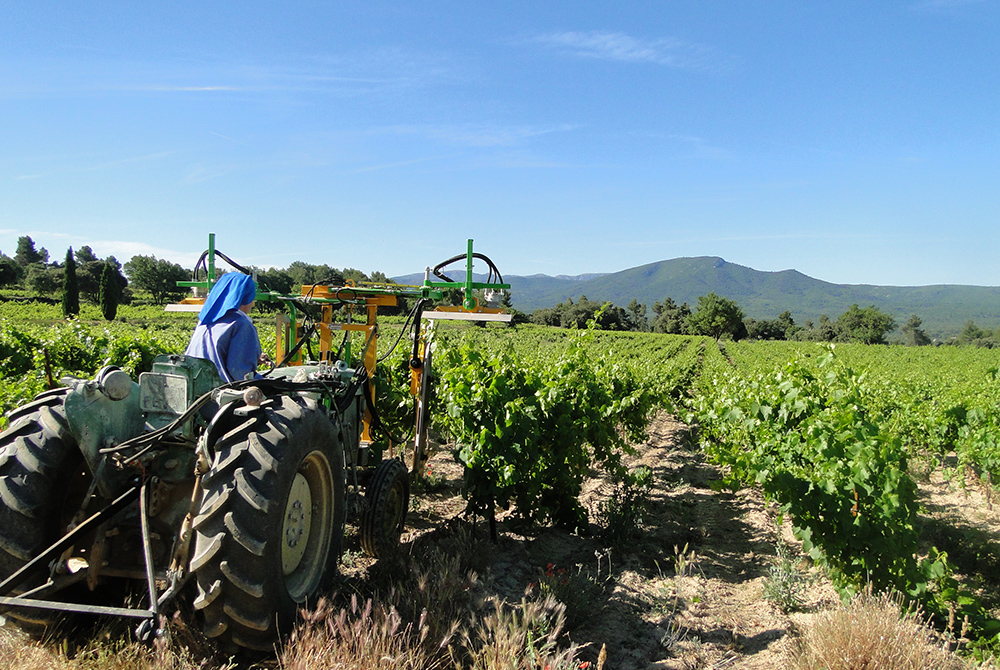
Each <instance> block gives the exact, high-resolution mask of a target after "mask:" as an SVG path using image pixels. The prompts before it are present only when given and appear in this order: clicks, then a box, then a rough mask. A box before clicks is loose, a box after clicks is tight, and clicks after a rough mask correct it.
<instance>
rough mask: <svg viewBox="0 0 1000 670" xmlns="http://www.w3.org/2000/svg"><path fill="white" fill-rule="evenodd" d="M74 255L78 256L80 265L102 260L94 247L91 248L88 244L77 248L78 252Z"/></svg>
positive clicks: (77, 262) (77, 260) (77, 259)
mask: <svg viewBox="0 0 1000 670" xmlns="http://www.w3.org/2000/svg"><path fill="white" fill-rule="evenodd" d="M73 257H74V258H76V264H77V265H78V266H82V265H85V264H86V263H93V262H94V261H99V260H101V259H100V258H98V257H97V256H95V255H94V251H93V249H91V248H90V247H89V246H87V245H86V244H85V245H83V246H82V247H80V248H79V249H77V250H76V252H75V253H74V254H73Z"/></svg>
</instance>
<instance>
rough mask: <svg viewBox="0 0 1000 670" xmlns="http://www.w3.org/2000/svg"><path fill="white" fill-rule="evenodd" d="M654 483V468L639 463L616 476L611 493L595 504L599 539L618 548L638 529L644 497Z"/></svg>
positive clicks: (641, 517)
mask: <svg viewBox="0 0 1000 670" xmlns="http://www.w3.org/2000/svg"><path fill="white" fill-rule="evenodd" d="M652 484H653V471H652V470H650V469H649V468H648V467H645V466H642V467H639V468H636V469H635V470H633V471H631V472H626V473H625V474H624V475H622V476H621V477H619V478H617V481H616V482H615V488H614V490H613V491H612V493H611V495H610V496H608V497H607V498H606V499H605V500H602V501H601V502H600V503H599V504H598V506H597V521H598V523H599V524H600V525H601V530H600V537H601V540H602V541H603V542H604V543H605V544H606V545H607V546H610V547H615V548H616V549H617V548H621V547H623V546H625V545H626V544H627V543H628V542H629V541H630V540H632V539H633V538H634V537H635V536H636V535H637V534H638V533H639V531H640V530H641V525H642V522H643V519H644V517H645V514H646V499H647V496H648V494H649V489H650V487H651V486H652Z"/></svg>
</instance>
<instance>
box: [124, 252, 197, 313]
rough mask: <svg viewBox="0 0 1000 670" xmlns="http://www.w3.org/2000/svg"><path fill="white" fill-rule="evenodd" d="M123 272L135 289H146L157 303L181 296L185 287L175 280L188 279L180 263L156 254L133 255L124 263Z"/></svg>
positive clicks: (185, 290)
mask: <svg viewBox="0 0 1000 670" xmlns="http://www.w3.org/2000/svg"><path fill="white" fill-rule="evenodd" d="M125 274H127V275H128V278H129V281H130V282H131V283H132V285H133V286H135V287H136V288H137V289H140V290H142V291H148V292H149V294H150V295H151V296H152V297H153V302H155V303H156V304H158V305H162V304H163V303H164V302H166V301H167V300H168V299H179V298H182V297H183V296H184V295H185V294H186V293H187V289H184V288H181V287H179V286H177V282H179V281H187V280H189V279H190V275H189V273H188V271H187V270H185V269H184V268H182V267H181V266H180V265H177V264H176V263H171V262H170V261H168V260H166V259H158V258H157V257H156V256H133V257H132V260H130V261H129V262H127V263H125Z"/></svg>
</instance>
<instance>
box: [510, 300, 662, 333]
mask: <svg viewBox="0 0 1000 670" xmlns="http://www.w3.org/2000/svg"><path fill="white" fill-rule="evenodd" d="M632 303H633V304H631V305H629V309H628V310H625V309H622V308H621V307H618V306H617V305H614V304H612V303H610V302H603V303H601V302H597V301H594V300H588V299H587V296H585V295H584V296H580V299H579V300H577V301H576V302H575V303H574V302H573V300H572V299H568V300H567V301H566V302H565V303H562V302H561V303H559V304H558V305H556V306H555V307H551V308H548V309H539V310H535V312H534V313H533V314H532V315H531V317H530V320H531V322H532V323H537V324H539V325H543V326H559V327H561V328H586V327H587V324H588V323H589V322H591V321H593V322H594V324H595V326H596V327H597V328H599V329H600V330H644V329H645V311H646V308H645V306H643V305H639V304H638V302H636V301H635V300H633V301H632Z"/></svg>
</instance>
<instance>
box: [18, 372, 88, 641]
mask: <svg viewBox="0 0 1000 670" xmlns="http://www.w3.org/2000/svg"><path fill="white" fill-rule="evenodd" d="M68 393H69V389H54V390H52V391H46V392H44V393H41V394H39V395H38V396H36V397H35V399H34V400H32V401H31V402H29V403H27V404H25V405H23V406H21V407H19V408H18V409H16V410H14V411H13V412H11V413H10V414H9V415H8V419H9V420H10V425H9V427H8V428H7V430H5V431H3V433H0V581H2V580H4V579H7V577H9V576H10V575H12V574H14V573H15V572H16V571H17V570H19V569H20V568H21V567H22V566H23V565H24V564H25V563H27V562H28V561H29V560H31V559H32V558H34V557H35V556H36V555H37V554H39V553H40V552H42V551H43V550H45V549H46V548H48V547H49V546H51V544H52V543H53V542H55V541H56V540H57V539H58V538H59V537H60V536H62V534H63V532H64V530H65V528H63V525H64V523H63V522H64V521H66V520H67V519H66V518H65V516H66V514H67V510H65V509H64V508H65V507H66V505H67V502H68V498H69V492H70V488H71V487H70V482H71V480H72V479H73V476H74V474H77V472H78V471H79V470H80V469H81V468H82V467H83V464H82V462H83V459H82V456H81V454H80V450H79V449H77V447H76V440H75V439H74V438H73V436H72V434H71V433H70V430H69V424H68V422H67V421H66V412H65V410H64V408H63V403H64V402H65V400H66V396H67V394H68ZM72 511H75V510H72ZM43 581H44V579H43V578H42V577H40V576H38V575H35V576H33V577H31V578H30V579H28V580H26V581H25V582H24V583H21V584H18V585H17V587H16V588H15V589H14V593H22V592H24V591H25V590H27V589H28V588H31V587H33V586H37V585H38V584H40V583H42V582H43ZM3 615H4V616H5V617H6V618H7V619H10V620H12V621H14V622H16V623H17V624H18V625H19V626H20V627H21V628H23V629H24V630H25V631H27V632H28V633H29V634H31V635H33V636H36V637H38V636H41V635H42V634H43V633H44V632H45V629H46V628H47V627H49V626H51V625H52V624H54V623H55V622H57V621H59V620H60V619H62V618H63V615H62V614H61V613H59V612H56V611H53V610H30V609H23V608H12V609H8V610H5V611H4V613H3Z"/></svg>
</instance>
